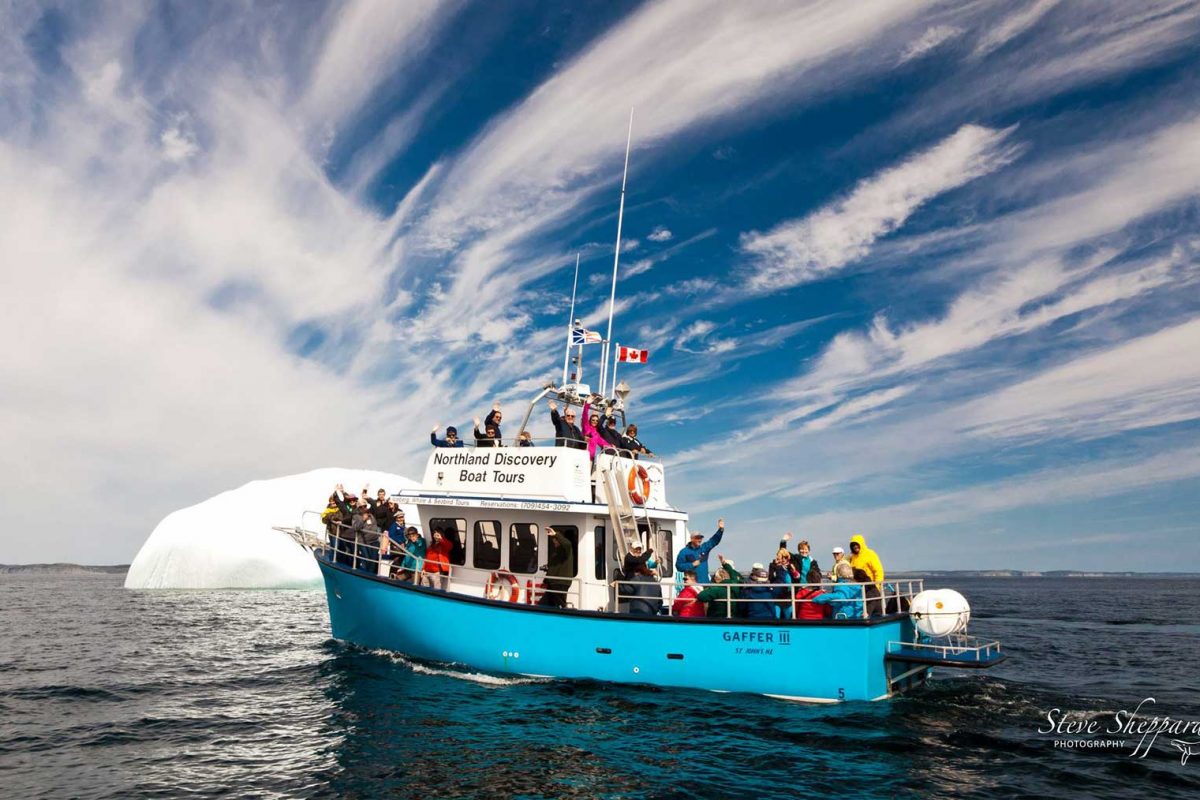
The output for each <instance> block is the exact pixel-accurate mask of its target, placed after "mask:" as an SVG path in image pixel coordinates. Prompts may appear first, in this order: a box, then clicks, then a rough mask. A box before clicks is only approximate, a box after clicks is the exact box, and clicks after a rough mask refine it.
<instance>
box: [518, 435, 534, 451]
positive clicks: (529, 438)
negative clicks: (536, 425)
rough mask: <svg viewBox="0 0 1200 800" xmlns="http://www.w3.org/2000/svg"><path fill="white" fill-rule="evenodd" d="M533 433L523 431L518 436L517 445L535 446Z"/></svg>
mask: <svg viewBox="0 0 1200 800" xmlns="http://www.w3.org/2000/svg"><path fill="white" fill-rule="evenodd" d="M533 446H534V445H533V434H532V433H530V432H529V431H521V433H520V435H519V436H517V447H533Z"/></svg>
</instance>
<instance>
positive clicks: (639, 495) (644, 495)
mask: <svg viewBox="0 0 1200 800" xmlns="http://www.w3.org/2000/svg"><path fill="white" fill-rule="evenodd" d="M629 499H630V500H632V501H633V502H635V503H637V504H638V505H639V506H641V505H645V504H646V501H647V500H649V499H650V476H649V475H648V474H647V473H646V468H645V467H643V466H642V465H641V464H635V465H634V466H632V467H630V468H629Z"/></svg>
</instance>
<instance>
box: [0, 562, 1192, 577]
mask: <svg viewBox="0 0 1200 800" xmlns="http://www.w3.org/2000/svg"><path fill="white" fill-rule="evenodd" d="M128 571H129V565H128V564H114V565H111V566H101V565H95V564H0V575H21V574H42V575H80V574H101V575H124V574H125V573H126V572H128ZM888 575H889V576H890V577H893V578H1200V572H1093V571H1088V570H1061V569H1059V570H1054V569H1051V570H1039V571H1035V570H1025V569H931V570H922V571H913V570H905V571H902V572H889V573H888Z"/></svg>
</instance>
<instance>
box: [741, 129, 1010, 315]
mask: <svg viewBox="0 0 1200 800" xmlns="http://www.w3.org/2000/svg"><path fill="white" fill-rule="evenodd" d="M1011 133H1012V129H1011V128H1010V129H1005V130H994V129H991V128H985V127H982V126H979V125H964V126H963V127H962V128H960V129H959V130H958V131H957V132H956V133H954V134H953V135H952V136H949V137H948V138H946V139H944V140H942V141H941V142H939V143H938V144H937V145H935V146H933V147H931V148H929V149H928V150H925V151H923V152H920V153H917V154H916V155H914V156H912V157H910V158H909V159H908V160H906V161H904V162H903V163H901V164H899V165H898V166H895V167H890V168H888V169H886V170H884V171H883V172H880V173H879V174H877V175H875V176H873V177H871V178H868V179H866V180H864V181H862V182H860V183H859V184H858V185H857V186H856V187H855V188H854V190H853V191H852V192H851V193H850V195H849V196H847V197H846V198H845V199H844V200H840V201H838V202H836V203H834V204H832V205H829V206H826V207H825V208H822V209H820V210H818V211H816V212H814V213H812V214H809V215H808V216H806V217H803V218H802V219H798V220H789V221H787V222H783V223H781V224H779V225H777V226H775V227H774V228H772V229H771V230H770V231H768V232H766V233H758V232H753V233H747V234H743V236H742V240H741V246H742V250H743V251H744V252H745V253H747V254H748V255H750V256H751V257H752V258H753V267H752V270H751V272H750V274H749V278H748V283H747V285H748V288H749V290H751V291H757V292H770V291H777V290H779V289H784V288H788V287H790V286H797V285H799V284H802V283H807V282H809V281H814V280H819V279H821V278H823V277H826V276H827V275H830V274H831V273H833V272H836V271H837V270H839V269H841V268H842V267H844V266H846V265H847V264H849V263H851V262H853V261H855V260H857V259H859V258H862V257H863V256H864V255H866V254H867V252H869V250H870V248H871V245H873V244H874V243H875V241H876V240H877V239H879V238H880V237H882V236H886V235H887V234H889V233H891V232H893V231H895V230H897V229H898V228H899V227H900V226H901V225H903V224H904V223H905V222H906V221H907V220H908V218H909V217H910V216H911V215H912V214H913V213H914V212H915V211H916V210H917V209H918V208H920V207H921V206H922V205H924V204H925V203H927V202H928V201H930V200H932V199H933V198H934V197H937V196H938V195H940V194H943V193H945V192H948V191H950V190H952V189H956V188H958V187H960V186H963V185H965V184H967V183H969V182H970V181H973V180H975V179H976V178H979V177H981V176H983V175H987V174H988V173H989V172H993V171H995V170H997V169H999V168H1000V167H1002V166H1004V165H1006V164H1008V163H1009V162H1011V161H1012V160H1013V158H1015V157H1016V155H1017V152H1018V150H1017V148H1015V147H1012V146H1005V143H1006V140H1007V139H1008V138H1009V135H1010V134H1011Z"/></svg>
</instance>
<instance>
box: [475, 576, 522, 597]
mask: <svg viewBox="0 0 1200 800" xmlns="http://www.w3.org/2000/svg"><path fill="white" fill-rule="evenodd" d="M506 590H507V592H508V596H507V597H505V591H506ZM483 596H484V597H486V598H487V599H488V600H506V601H508V602H509V603H516V602H518V601H519V600H520V599H521V584H520V583H519V582H518V581H517V578H516V576H515V575H513V574H512V573H511V572H507V571H505V570H497V571H496V572H493V573H492V574H491V576H490V577H488V581H487V585H485V586H484V587H483Z"/></svg>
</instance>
